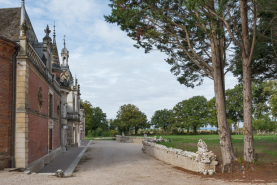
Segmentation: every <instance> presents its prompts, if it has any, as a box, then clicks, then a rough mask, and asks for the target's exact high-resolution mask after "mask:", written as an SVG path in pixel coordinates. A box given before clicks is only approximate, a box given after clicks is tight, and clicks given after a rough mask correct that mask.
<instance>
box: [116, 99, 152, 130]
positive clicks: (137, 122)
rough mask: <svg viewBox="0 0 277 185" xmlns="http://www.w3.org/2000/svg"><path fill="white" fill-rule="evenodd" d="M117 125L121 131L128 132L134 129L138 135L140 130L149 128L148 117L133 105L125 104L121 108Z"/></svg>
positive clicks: (118, 112)
mask: <svg viewBox="0 0 277 185" xmlns="http://www.w3.org/2000/svg"><path fill="white" fill-rule="evenodd" d="M116 123H117V124H118V128H119V130H120V131H123V132H126V131H130V130H131V129H134V130H135V134H137V131H138V129H140V128H146V127H148V123H147V117H146V115H145V114H144V113H143V112H141V111H140V110H139V108H138V107H137V106H135V105H132V104H127V105H126V104H125V105H122V106H121V107H120V108H119V110H118V111H117V115H116Z"/></svg>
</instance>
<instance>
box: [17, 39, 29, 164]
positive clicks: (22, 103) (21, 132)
mask: <svg viewBox="0 0 277 185" xmlns="http://www.w3.org/2000/svg"><path fill="white" fill-rule="evenodd" d="M26 50H27V41H26V37H20V53H19V56H18V57H17V62H18V64H17V71H16V89H17V90H16V125H15V166H16V168H27V167H28V122H29V120H28V114H27V112H26V108H28V105H29V102H28V92H29V60H28V58H27V56H26Z"/></svg>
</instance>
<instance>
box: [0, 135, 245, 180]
mask: <svg viewBox="0 0 277 185" xmlns="http://www.w3.org/2000/svg"><path fill="white" fill-rule="evenodd" d="M141 148H142V144H135V143H119V142H116V141H100V140H99V141H93V142H92V144H91V145H90V146H89V147H88V150H87V152H86V153H85V155H84V157H83V158H85V160H83V162H81V164H79V165H78V166H77V169H76V172H75V173H74V174H73V175H72V177H67V178H57V177H54V176H45V175H38V174H31V175H25V174H22V173H16V172H14V173H8V172H3V171H2V172H1V171H0V184H1V185H2V184H3V185H9V184H12V185H13V184H14V185H18V184H20V185H33V184H39V185H42V184H59V185H61V184H93V185H94V184H95V185H105V184H124V185H125V184H126V185H127V184H128V185H136V184H139V185H141V184H149V185H152V184H153V185H154V184H155V185H157V184H170V185H175V184H201V185H203V184H204V185H209V184H212V185H217V184H218V185H222V184H238V183H229V182H228V183H227V182H224V181H221V180H215V179H212V178H201V177H200V176H195V175H191V174H188V173H186V172H183V171H181V170H177V169H175V168H173V166H171V165H168V164H165V163H163V162H161V161H158V160H156V159H155V158H153V157H150V156H148V155H146V154H144V153H143V152H142V151H141ZM244 185H245V183H244Z"/></svg>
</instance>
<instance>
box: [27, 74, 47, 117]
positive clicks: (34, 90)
mask: <svg viewBox="0 0 277 185" xmlns="http://www.w3.org/2000/svg"><path fill="white" fill-rule="evenodd" d="M39 87H41V88H42V96H43V100H44V102H43V104H42V108H41V110H39V104H38V90H39ZM48 93H49V88H48V86H47V85H46V84H45V83H44V82H43V81H42V80H41V79H40V78H39V77H38V76H37V75H36V74H35V73H34V72H33V71H32V70H31V69H30V70H29V107H30V108H31V110H34V111H37V112H39V113H41V114H44V115H45V116H48V98H49V97H48V96H49V94H48Z"/></svg>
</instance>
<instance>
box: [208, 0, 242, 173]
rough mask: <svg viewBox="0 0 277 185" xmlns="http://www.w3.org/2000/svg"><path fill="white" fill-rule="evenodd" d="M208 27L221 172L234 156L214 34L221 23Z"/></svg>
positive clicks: (219, 43)
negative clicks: (209, 30)
mask: <svg viewBox="0 0 277 185" xmlns="http://www.w3.org/2000/svg"><path fill="white" fill-rule="evenodd" d="M209 9H211V10H212V11H214V1H213V0H210V1H209ZM210 27H211V28H212V29H211V30H212V33H211V34H210V41H211V51H212V63H213V80H214V91H215V99H216V109H217V120H218V134H219V139H220V147H221V152H222V161H223V164H222V167H221V170H222V172H226V171H229V172H230V171H231V169H232V166H231V165H232V161H234V160H236V159H237V158H236V155H235V152H234V148H233V143H232V138H231V132H230V125H229V123H228V121H227V116H226V100H225V78H224V62H225V61H224V57H223V55H224V52H223V46H224V44H223V39H222V35H218V34H216V28H217V29H222V30H224V28H223V24H222V22H221V21H218V22H215V21H212V22H211V25H210Z"/></svg>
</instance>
